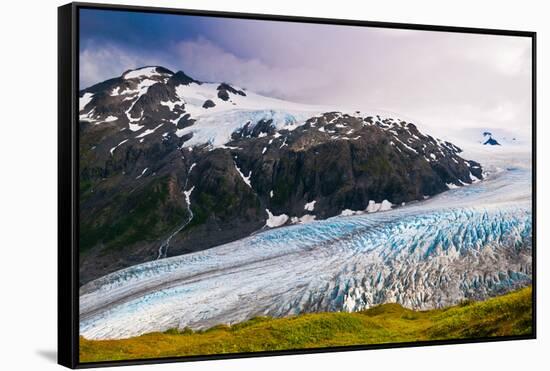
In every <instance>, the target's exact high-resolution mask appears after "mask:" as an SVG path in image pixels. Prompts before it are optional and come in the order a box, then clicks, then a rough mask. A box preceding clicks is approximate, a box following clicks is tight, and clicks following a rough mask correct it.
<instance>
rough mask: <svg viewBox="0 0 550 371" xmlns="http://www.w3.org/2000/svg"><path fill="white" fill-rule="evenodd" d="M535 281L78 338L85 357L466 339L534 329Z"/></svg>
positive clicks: (98, 358)
mask: <svg viewBox="0 0 550 371" xmlns="http://www.w3.org/2000/svg"><path fill="white" fill-rule="evenodd" d="M531 305H532V292H531V287H527V288H524V289H521V290H519V291H516V292H513V293H509V294H506V295H503V296H499V297H496V298H491V299H488V300H486V301H482V302H464V303H461V304H459V305H456V306H453V307H449V308H446V309H438V310H430V311H413V310H409V309H405V308H403V307H402V306H400V305H399V304H383V305H380V306H377V307H374V308H371V309H368V310H366V311H363V312H356V313H313V314H303V315H299V316H295V317H287V318H267V317H258V318H253V319H251V320H249V321H246V322H243V323H240V324H237V325H233V326H225V325H220V326H216V327H214V328H211V329H209V330H206V331H197V332H194V331H192V330H189V329H185V330H183V331H179V330H175V329H173V330H168V331H166V332H164V333H150V334H146V335H143V336H139V337H135V338H130V339H123V340H101V341H91V340H87V339H84V338H83V337H81V338H80V361H81V362H94V361H107V360H124V359H139V358H158V357H172V356H190V355H205V354H219V353H237V352H257V351H267V350H269V351H273V350H285V349H303V348H322V347H331V346H344V345H360V344H362V345H364V344H382V343H395V342H415V341H426V340H442V339H468V338H478V337H491V336H507V335H528V334H531V333H532V328H531V319H532V306H531Z"/></svg>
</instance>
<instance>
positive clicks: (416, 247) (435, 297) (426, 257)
mask: <svg viewBox="0 0 550 371" xmlns="http://www.w3.org/2000/svg"><path fill="white" fill-rule="evenodd" d="M531 228H532V215H531V171H530V170H526V169H520V168H509V169H506V170H503V171H501V172H499V173H497V174H493V175H491V177H490V178H488V179H487V180H485V181H483V182H479V183H476V184H473V185H470V186H466V187H461V188H458V189H453V190H449V191H448V192H445V193H443V194H440V195H438V196H435V197H433V198H431V199H429V200H426V201H423V202H420V203H417V204H410V205H408V206H405V207H402V208H399V209H395V210H391V211H387V212H380V213H375V214H364V215H356V216H349V217H343V216H340V217H334V218H330V219H327V220H322V221H318V222H313V223H310V224H304V225H294V226H289V227H284V228H279V229H274V230H268V231H265V232H262V233H259V234H256V235H254V236H251V237H248V238H245V239H242V240H239V241H235V242H232V243H229V244H226V245H222V246H218V247H215V248H212V249H209V250H205V251H201V252H197V253H193V254H188V255H183V256H178V257H172V258H167V259H162V260H157V261H152V262H148V263H145V264H140V265H137V266H134V267H130V268H127V269H124V270H121V271H118V272H115V273H112V274H110V275H107V276H105V277H102V278H100V279H98V280H95V281H93V282H90V283H89V284H87V285H85V286H83V287H82V288H81V291H80V334H81V335H83V336H84V337H86V338H88V339H111V338H114V339H117V338H125V337H131V336H137V335H140V334H143V333H147V332H153V331H164V330H167V329H169V328H176V327H177V328H184V327H191V328H193V329H201V328H208V327H211V326H214V325H217V324H220V323H227V324H231V323H237V322H241V321H244V320H246V319H249V318H252V317H254V316H258V315H269V316H285V315H290V314H298V313H303V312H315V311H340V310H345V311H355V310H361V309H364V308H368V307H369V306H372V305H377V304H380V303H386V302H398V303H400V304H402V305H404V306H406V307H410V308H414V309H428V308H435V307H442V306H447V305H452V304H456V303H457V302H459V301H461V300H463V299H465V298H472V299H483V298H486V297H488V296H491V295H497V294H500V293H503V292H506V291H509V290H511V289H514V288H517V287H521V286H525V285H528V284H530V282H531Z"/></svg>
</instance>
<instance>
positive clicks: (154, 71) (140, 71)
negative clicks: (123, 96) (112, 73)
mask: <svg viewBox="0 0 550 371" xmlns="http://www.w3.org/2000/svg"><path fill="white" fill-rule="evenodd" d="M171 74H172V73H170V71H168V70H167V69H165V68H163V67H157V66H148V67H141V68H137V69H135V70H130V71H127V72H125V73H124V74H123V75H122V78H123V79H125V80H130V79H136V78H151V77H154V76H163V75H171Z"/></svg>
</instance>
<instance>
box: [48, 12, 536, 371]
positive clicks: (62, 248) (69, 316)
mask: <svg viewBox="0 0 550 371" xmlns="http://www.w3.org/2000/svg"><path fill="white" fill-rule="evenodd" d="M80 9H103V10H115V11H125V12H146V13H164V14H180V15H196V16H207V17H224V18H239V19H253V20H268V21H285V22H300V23H316V24H330V25H348V26H362V27H378V28H392V29H407V30H425V31H441V32H455V33H468V34H485V35H507V36H522V37H527V38H531V42H532V107H531V109H532V118H531V121H532V164H533V172H532V177H533V178H532V200H533V210H532V212H533V214H532V216H533V227H532V228H533V229H532V232H533V236H532V251H533V256H532V262H533V268H532V273H533V274H532V287H533V296H532V298H533V299H532V300H533V303H532V304H533V316H532V328H533V333H532V334H530V335H524V336H502V337H487V338H475V339H456V340H437V341H418V342H414V343H409V342H407V343H391V344H372V345H356V346H342V347H330V348H313V349H299V350H282V351H262V352H254V353H233V354H216V355H204V356H184V357H169V358H158V359H140V360H121V361H107V362H92V363H88V362H87V363H81V362H79V323H78V313H79V311H78V306H79V303H78V263H79V256H78V255H79V254H78V251H79V250H78V236H79V217H78V216H79V200H78V183H79V169H78V166H79V164H78V145H79V136H78V108H77V107H78V91H79V79H78V76H79V55H78V50H79V10H80ZM536 38H537V34H536V32H531V31H515V30H499V29H487V28H468V27H454V26H453V27H451V26H435V25H422V24H407V23H388V22H372V21H358V20H347V19H327V18H312V17H296V16H282V15H269V14H251V13H232V12H221V11H202V10H188V9H186V10H184V9H173V8H155V7H143V6H127V5H107V4H95V3H70V4H67V5H64V6H61V7H59V8H58V363H59V364H61V365H63V366H66V367H69V368H92V367H107V366H122V365H137V364H154V363H168V362H188V361H204V360H215V359H231V358H245V357H266V356H280V355H290V354H308V353H326V352H341V351H353V350H368V349H381V348H400V347H417V346H430V345H447V344H464V343H479V342H494V341H507V340H526V339H535V338H536V329H537V327H536V314H537V311H536V292H537V286H536V276H537V274H536V271H537V260H536V251H537V249H536V227H537V226H536V184H537V183H536V160H537V159H536V152H537V150H536V148H537V146H536V119H537V114H536V105H537V104H536V103H537V96H536V93H537V91H536Z"/></svg>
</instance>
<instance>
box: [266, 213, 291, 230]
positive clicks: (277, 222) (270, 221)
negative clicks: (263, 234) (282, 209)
mask: <svg viewBox="0 0 550 371" xmlns="http://www.w3.org/2000/svg"><path fill="white" fill-rule="evenodd" d="M265 211H266V213H267V216H268V218H267V220H266V221H265V225H266V226H268V227H269V228H277V227H280V226H282V225H284V224H285V223H286V222H287V221H288V215H286V214H281V215H273V214H272V213H271V211H269V209H265Z"/></svg>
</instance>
